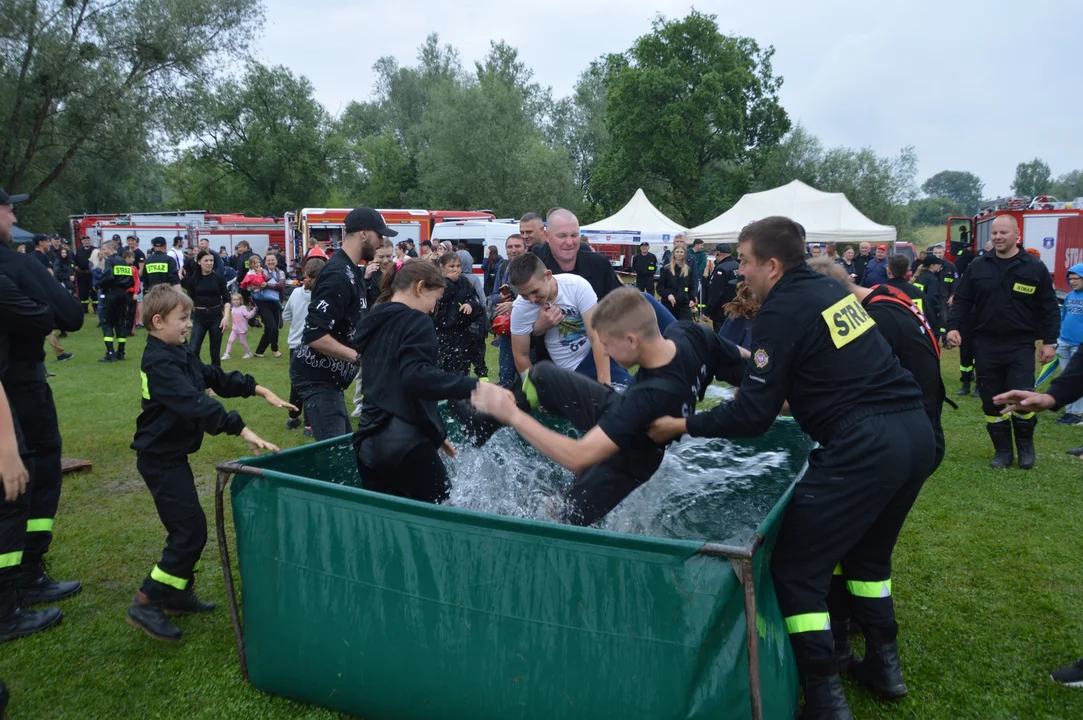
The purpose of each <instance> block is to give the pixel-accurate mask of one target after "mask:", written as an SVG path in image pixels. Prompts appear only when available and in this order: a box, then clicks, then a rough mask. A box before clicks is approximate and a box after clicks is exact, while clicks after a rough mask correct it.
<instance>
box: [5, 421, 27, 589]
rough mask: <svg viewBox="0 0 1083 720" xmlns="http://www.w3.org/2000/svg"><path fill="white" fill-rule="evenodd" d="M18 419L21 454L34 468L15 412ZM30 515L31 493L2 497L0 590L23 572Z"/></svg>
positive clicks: (17, 430) (17, 441)
mask: <svg viewBox="0 0 1083 720" xmlns="http://www.w3.org/2000/svg"><path fill="white" fill-rule="evenodd" d="M12 419H13V420H14V421H15V442H16V444H17V445H18V448H19V457H20V458H22V461H23V465H26V466H27V468H29V467H30V463H31V457H30V454H29V452H28V451H27V449H26V442H25V438H24V437H23V433H22V428H21V427H20V425H19V418H18V417H17V416H16V415H15V413H14V412H12ZM29 518H30V496H29V493H25V492H24V493H23V494H22V495H20V496H19V497H17V498H15V499H14V500H12V501H11V502H8V501H7V500H5V499H4V498H3V497H2V496H0V592H2V591H4V590H6V589H8V588H9V587H10V586H11V583H12V582H13V581H14V580H15V578H16V577H17V576H18V574H19V564H20V563H22V561H23V549H24V547H25V545H26V521H27V520H28V519H29Z"/></svg>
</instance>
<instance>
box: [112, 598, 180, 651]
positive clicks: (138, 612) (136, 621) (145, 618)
mask: <svg viewBox="0 0 1083 720" xmlns="http://www.w3.org/2000/svg"><path fill="white" fill-rule="evenodd" d="M125 620H126V621H127V623H128V624H129V625H131V626H132V627H137V628H139V629H140V630H142V631H143V632H145V633H146V634H147V635H150V636H151V637H152V638H154V639H155V640H161V641H163V642H179V641H180V639H181V630H180V628H179V627H177V626H176V625H174V624H173V623H171V622H169V618H167V617H166V616H165V611H164V610H163V609H162V606H161V605H159V604H158V603H154V602H151V601H150V600H148V599H147V596H146V595H144V594H143V593H142V592H137V593H136V594H135V597H134V598H132V604H131V606H130V607H129V608H128V617H126V618H125Z"/></svg>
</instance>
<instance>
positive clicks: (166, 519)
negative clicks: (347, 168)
mask: <svg viewBox="0 0 1083 720" xmlns="http://www.w3.org/2000/svg"><path fill="white" fill-rule="evenodd" d="M135 467H136V469H137V470H139V474H140V475H141V476H142V477H143V482H145V483H146V484H147V488H148V489H149V490H150V494H151V496H152V497H153V498H154V506H155V507H156V508H157V509H158V518H159V519H160V520H161V521H162V524H163V525H164V526H165V529H166V533H167V535H166V541H165V550H163V551H162V557H161V559H160V560H159V561H158V563H157V564H156V565H155V566H154V568H153V569H152V570H151V571H150V574H149V575H147V577H146V579H144V580H143V586H142V587H141V588H140V589H141V590H142V592H143V593H144V594H145V595H146V596H147V598H148V599H149V600H151V601H152V602H155V601H161V600H168V598H169V597H170V595H173V594H175V593H178V592H184V591H187V590H188V589H189V586H190V585H191V583H192V581H193V580H194V579H195V572H196V570H197V569H198V566H199V558H200V556H201V555H202V554H203V547H204V546H205V545H206V544H207V517H206V516H205V515H204V514H203V507H202V506H201V505H200V504H199V495H198V494H197V492H196V482H195V478H194V477H193V476H192V468H191V467H189V465H188V458H187V457H185V456H181V457H179V458H178V457H173V458H163V457H160V456H151V455H138V456H136V460H135Z"/></svg>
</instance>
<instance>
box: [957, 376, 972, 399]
mask: <svg viewBox="0 0 1083 720" xmlns="http://www.w3.org/2000/svg"><path fill="white" fill-rule="evenodd" d="M969 394H970V381H969V380H963V387H962V388H960V389H959V392H957V393H955V397H966V396H967V395H969Z"/></svg>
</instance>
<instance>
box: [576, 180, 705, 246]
mask: <svg viewBox="0 0 1083 720" xmlns="http://www.w3.org/2000/svg"><path fill="white" fill-rule="evenodd" d="M580 230H581V231H583V232H585V233H595V234H598V233H628V234H640V235H644V236H651V235H655V236H660V235H666V236H670V235H673V234H675V233H679V232H685V231H687V230H688V228H686V227H684V226H683V225H679V224H678V223H676V222H674V221H673V220H670V219H669V218H668V217H666V216H665V215H663V214H662V211H661V210H659V209H658V208H656V207H655V206H654V205H652V204H651V201H650V200H648V199H647V195H646V193H644V192H643V188H640V189H638V190H636V193H635V195H633V196H632V199H631V200H629V201H628V204H627V205H625V206H624V207H622V208H621V209H620V210H618V211H617V212H616V213H614V214H613V215H610V216H609V217H607V218H605V219H604V220H599V221H598V222H595V223H591V224H590V225H584V226H583V227H582V228H580Z"/></svg>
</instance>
